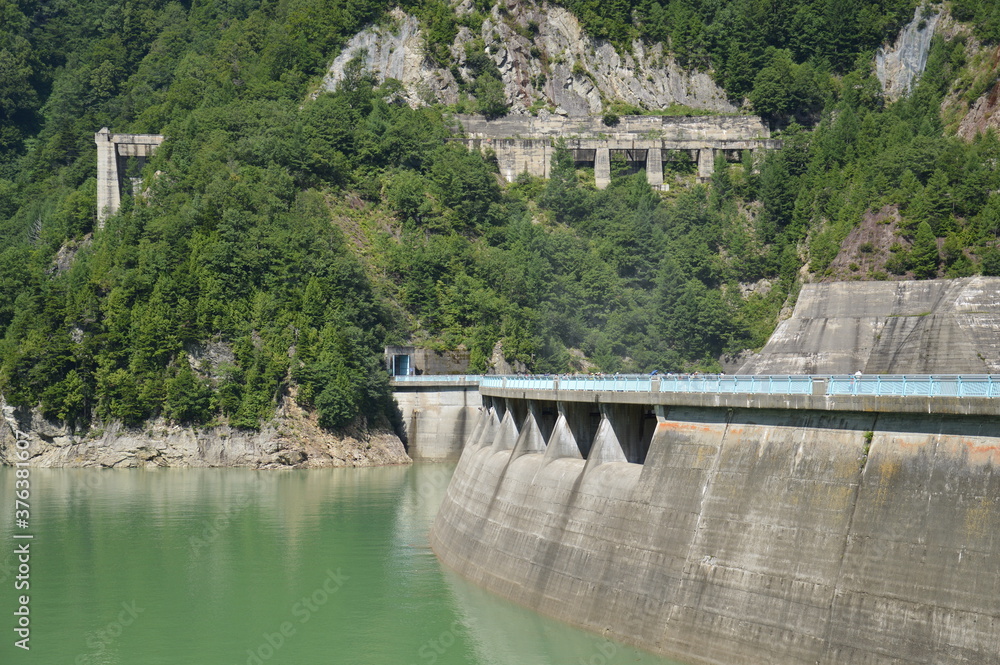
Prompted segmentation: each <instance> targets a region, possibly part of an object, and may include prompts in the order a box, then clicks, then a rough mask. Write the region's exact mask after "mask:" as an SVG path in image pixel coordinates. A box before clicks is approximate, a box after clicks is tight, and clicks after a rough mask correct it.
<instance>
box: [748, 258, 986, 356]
mask: <svg viewBox="0 0 1000 665" xmlns="http://www.w3.org/2000/svg"><path fill="white" fill-rule="evenodd" d="M857 370H862V371H864V373H865V374H989V373H997V372H1000V277H964V278H962V279H935V280H927V281H920V282H912V281H910V282H831V283H827V284H806V285H804V286H803V287H802V291H801V292H800V293H799V298H798V301H797V302H796V305H795V311H794V313H793V314H792V317H791V318H790V319H788V320H786V321H782V322H781V324H779V325H778V328H777V329H776V330H775V331H774V334H773V335H771V338H770V339H769V340H768V342H767V345H766V346H765V347H764V348H763V349H762V350H761V352H760V354H758V355H755V356H754V357H752V358H751V359H750V360H749V361H748V362H747V363H746V364H745V365H744V366H743V367H742V368H740V370H739V373H740V374H853V373H854V372H855V371H857Z"/></svg>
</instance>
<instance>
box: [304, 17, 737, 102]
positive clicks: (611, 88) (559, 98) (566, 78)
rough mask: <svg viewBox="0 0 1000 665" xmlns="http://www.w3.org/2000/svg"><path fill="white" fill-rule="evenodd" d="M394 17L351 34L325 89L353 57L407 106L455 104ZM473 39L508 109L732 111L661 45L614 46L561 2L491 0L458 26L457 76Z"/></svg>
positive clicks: (407, 22)
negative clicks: (613, 104) (496, 73)
mask: <svg viewBox="0 0 1000 665" xmlns="http://www.w3.org/2000/svg"><path fill="white" fill-rule="evenodd" d="M456 11H457V12H458V13H459V14H464V13H468V12H470V11H471V3H470V2H463V3H462V4H460V5H458V6H457V7H456ZM392 19H393V20H392V21H391V22H390V23H389V24H388V25H386V26H375V27H372V28H369V29H367V30H365V31H363V32H361V33H359V34H358V35H356V36H355V37H354V38H353V39H352V40H351V41H350V42H349V43H348V44H347V46H346V47H345V48H344V50H343V51H342V52H341V54H340V55H339V56H338V57H337V58H336V59H335V60H334V62H333V64H332V65H331V66H330V70H329V72H328V74H327V76H326V78H325V80H324V82H323V88H324V89H326V90H333V89H334V88H335V87H336V85H337V84H338V83H339V82H340V81H342V80H343V79H344V71H345V68H346V66H347V64H348V63H349V62H350V61H351V60H352V59H353V58H355V57H358V56H360V57H361V58H362V59H363V61H364V66H365V69H366V70H368V71H371V72H374V73H375V74H376V75H377V76H378V78H379V80H380V81H384V80H385V79H387V78H393V79H397V80H399V81H401V82H402V84H403V86H404V88H405V90H406V99H407V101H408V102H409V103H410V104H411V105H412V106H419V105H421V104H429V103H434V102H443V103H445V104H454V103H455V102H457V101H458V98H459V90H458V84H457V82H456V80H455V76H454V75H453V74H452V72H451V71H450V70H449V69H445V68H442V67H438V66H436V65H435V64H434V63H432V62H431V61H430V60H428V59H427V58H425V57H424V50H423V35H422V33H421V30H420V26H419V23H418V21H417V19H416V18H414V17H413V16H410V15H408V14H405V13H403V12H402V11H401V10H399V9H396V10H394V12H393V13H392ZM476 38H481V39H482V40H483V42H484V44H485V47H486V52H487V54H488V55H489V57H490V58H492V59H493V61H494V62H495V63H496V65H497V67H498V68H499V70H500V73H501V75H502V77H503V84H504V91H505V93H506V97H507V101H508V103H510V105H511V112H512V113H527V112H528V111H529V109H532V108H534V109H538V108H543V107H550V109H551V110H553V111H554V112H556V113H559V114H567V115H587V114H598V113H601V112H602V110H603V108H604V102H605V101H606V100H610V101H623V102H627V103H629V104H634V105H636V106H640V107H643V108H646V109H660V108H664V107H667V106H670V105H671V104H683V105H685V106H691V107H694V108H702V109H709V110H714V111H727V112H729V111H735V110H736V108H735V107H734V106H733V105H732V104H731V103H730V102H729V101H728V99H727V97H726V94H725V92H724V91H723V90H722V89H721V88H719V87H718V86H717V85H715V83H714V81H712V78H711V76H709V74H707V73H705V72H690V71H685V70H682V69H681V68H680V67H679V66H678V65H677V63H676V62H674V60H673V58H672V57H670V56H669V55H667V54H664V51H663V47H662V45H660V44H656V45H653V46H648V45H643V44H642V43H641V42H638V41H637V42H635V43H633V44H632V50H631V53H619V52H618V51H617V50H616V49H615V48H614V46H612V45H611V44H610V43H608V42H606V41H604V40H599V39H592V38H590V37H589V36H588V35H587V34H585V33H584V32H583V28H582V27H581V26H580V23H579V21H577V19H576V17H574V16H573V15H572V14H571V13H569V12H568V11H567V10H566V9H564V8H562V7H557V6H553V5H549V4H545V3H537V4H536V3H535V2H532V1H531V0H528V1H526V2H520V1H518V0H508V2H507V3H501V4H500V5H497V6H496V7H494V8H493V10H492V12H491V13H490V15H489V16H488V17H487V18H486V20H485V21H483V24H482V28H481V29H480V30H479V31H478V32H475V33H474V32H473V31H472V30H470V29H469V28H467V27H462V28H461V29H460V30H459V33H458V36H457V37H456V38H455V42H454V44H452V46H451V55H452V58H453V59H454V61H455V62H456V63H457V71H458V73H459V75H460V76H462V77H469V76H471V73H470V72H469V70H468V69H467V68H466V66H465V45H466V44H467V43H469V42H471V41H472V40H474V39H476Z"/></svg>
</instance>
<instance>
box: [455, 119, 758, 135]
mask: <svg viewBox="0 0 1000 665" xmlns="http://www.w3.org/2000/svg"><path fill="white" fill-rule="evenodd" d="M455 118H456V119H457V120H458V121H459V122H460V123H461V125H462V128H463V129H464V130H465V133H466V135H467V136H468V137H469V138H494V139H498V138H514V137H535V138H542V137H548V138H552V139H557V138H567V139H572V138H603V139H617V140H633V139H646V140H653V139H660V140H664V141H727V140H740V139H755V138H769V137H770V136H771V134H770V130H768V128H767V125H765V124H764V122H763V121H761V119H760V118H759V117H757V116H747V115H737V116H696V117H679V116H648V115H629V116H621V117H620V118H619V122H618V124H617V125H615V126H614V127H609V126H607V125H605V124H604V122H603V120H602V119H601V118H600V117H590V116H576V117H568V118H566V117H562V116H555V115H545V116H543V115H539V116H538V117H533V116H507V117H504V118H497V119H496V120H486V119H485V118H484V117H483V116H479V115H458V116H455Z"/></svg>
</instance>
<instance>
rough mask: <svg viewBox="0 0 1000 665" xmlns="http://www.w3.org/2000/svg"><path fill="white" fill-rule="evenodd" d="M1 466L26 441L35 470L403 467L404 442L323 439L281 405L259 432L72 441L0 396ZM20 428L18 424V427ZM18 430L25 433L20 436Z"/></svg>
mask: <svg viewBox="0 0 1000 665" xmlns="http://www.w3.org/2000/svg"><path fill="white" fill-rule="evenodd" d="M0 407H2V411H0V413H2V416H3V417H2V418H0V465H4V464H7V465H10V464H13V463H14V462H15V461H17V460H16V459H15V456H16V454H17V443H18V441H19V440H27V441H28V451H29V454H30V459H29V463H30V464H31V465H32V466H41V467H63V466H81V467H110V468H117V467H129V468H134V467H155V466H182V467H251V468H260V469H271V468H287V467H289V466H296V467H308V468H318V467H331V466H381V465H386V464H408V463H409V462H410V461H411V460H410V458H409V457H408V456H407V454H406V451H405V449H404V448H403V443H402V441H400V440H399V438H398V437H397V436H396V435H395V434H392V433H389V432H382V431H367V430H362V431H358V432H356V433H354V434H353V435H350V436H345V435H335V434H331V433H329V432H324V431H323V430H321V429H320V428H319V426H318V425H317V423H316V418H315V415H314V414H311V413H308V412H306V411H304V410H302V409H301V408H299V407H298V406H297V405H296V404H295V401H294V399H293V398H288V399H286V400H285V404H284V405H283V406H282V408H281V409H280V410H279V413H278V414H277V415H276V417H275V418H274V419H273V420H272V421H270V422H268V423H266V424H265V425H264V426H263V427H262V428H261V429H260V431H258V432H253V431H248V430H238V429H233V428H231V427H228V426H225V425H219V426H215V427H209V428H195V427H185V426H180V425H176V424H171V423H168V422H164V421H162V420H160V421H155V422H149V423H146V424H145V425H144V426H143V427H141V428H128V427H124V426H122V425H121V424H120V423H111V424H108V425H107V426H106V427H105V428H104V429H99V426H98V425H96V424H95V425H94V426H93V427H92V429H91V430H90V431H89V432H88V433H86V434H74V433H71V432H69V431H68V430H67V428H66V427H65V426H62V425H60V424H59V423H53V422H52V421H49V420H46V419H45V418H43V417H41V415H40V414H39V413H38V412H37V409H33V410H31V411H30V413H23V414H22V413H19V412H18V411H16V410H15V409H13V408H11V407H9V406H7V404H6V403H5V402H4V401H3V399H2V397H0ZM19 422H20V423H24V424H23V425H21V424H19ZM22 427H23V431H22Z"/></svg>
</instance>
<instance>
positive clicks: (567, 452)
mask: <svg viewBox="0 0 1000 665" xmlns="http://www.w3.org/2000/svg"><path fill="white" fill-rule="evenodd" d="M563 458H570V459H583V455H581V454H580V447H579V446H578V445H576V438H575V437H574V436H573V430H571V429H570V427H569V422H567V420H566V415H565V414H563V413H562V412H560V413H559V416H558V417H557V418H556V426H555V427H554V428H553V429H552V436H550V437H549V445H547V446H546V447H545V460H546V461H549V460H555V459H563Z"/></svg>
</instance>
